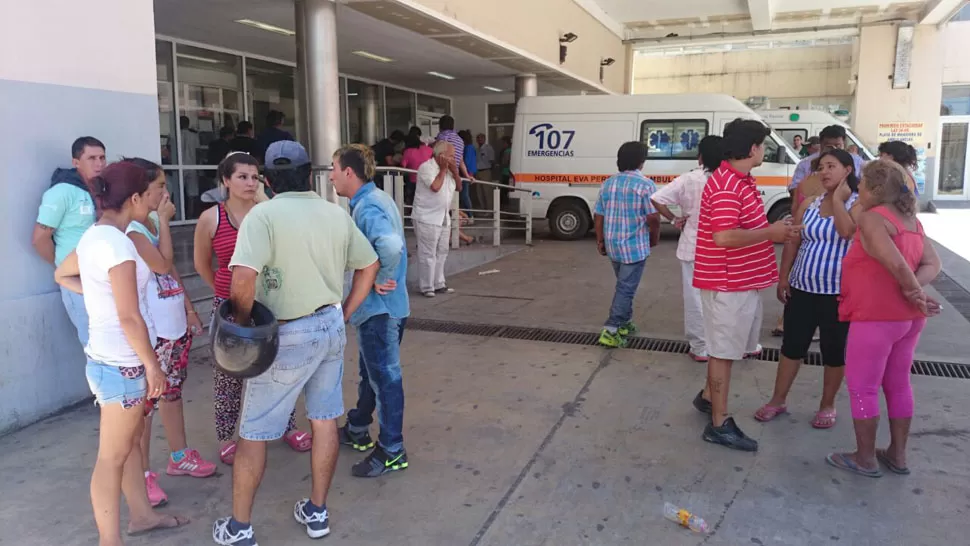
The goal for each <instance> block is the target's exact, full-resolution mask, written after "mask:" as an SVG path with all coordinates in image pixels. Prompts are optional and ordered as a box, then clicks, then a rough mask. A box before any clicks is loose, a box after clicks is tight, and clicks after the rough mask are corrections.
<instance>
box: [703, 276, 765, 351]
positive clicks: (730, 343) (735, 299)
mask: <svg viewBox="0 0 970 546" xmlns="http://www.w3.org/2000/svg"><path fill="white" fill-rule="evenodd" d="M701 306H702V307H703V313H704V337H705V338H706V340H707V354H708V355H709V356H711V357H714V358H720V359H723V360H741V359H743V358H744V355H745V354H747V353H753V352H755V351H756V350H757V347H758V340H759V338H760V337H761V317H762V311H761V294H760V293H759V292H758V291H757V290H748V291H746V292H714V291H711V290H701Z"/></svg>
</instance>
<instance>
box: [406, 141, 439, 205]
mask: <svg viewBox="0 0 970 546" xmlns="http://www.w3.org/2000/svg"><path fill="white" fill-rule="evenodd" d="M433 155H434V152H433V151H432V150H431V146H428V145H427V144H425V143H424V142H421V136H420V135H419V134H415V133H414V132H412V133H411V134H409V135H408V136H407V138H405V139H404V154H402V155H401V167H403V168H405V169H413V170H415V171H416V170H418V167H420V166H421V165H423V164H424V162H425V161H427V160H429V159H431V156H433ZM415 180H416V178H415V175H413V174H409V175H408V177H407V183H406V184H405V185H404V202H405V203H406V204H407V205H408V206H410V205H411V203H413V202H414V183H415Z"/></svg>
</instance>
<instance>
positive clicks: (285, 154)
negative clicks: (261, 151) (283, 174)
mask: <svg viewBox="0 0 970 546" xmlns="http://www.w3.org/2000/svg"><path fill="white" fill-rule="evenodd" d="M307 163H310V156H309V155H308V154H307V153H306V148H304V147H303V145H302V144H300V143H299V142H297V141H295V140H277V141H276V142H274V143H272V144H270V145H269V147H268V148H266V167H267V168H270V169H272V168H280V167H283V168H285V167H287V166H289V167H299V166H301V165H306V164H307Z"/></svg>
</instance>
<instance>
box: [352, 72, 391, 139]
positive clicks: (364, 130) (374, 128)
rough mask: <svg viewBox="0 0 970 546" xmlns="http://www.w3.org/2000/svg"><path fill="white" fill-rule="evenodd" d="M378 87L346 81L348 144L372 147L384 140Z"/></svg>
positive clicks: (355, 81)
mask: <svg viewBox="0 0 970 546" xmlns="http://www.w3.org/2000/svg"><path fill="white" fill-rule="evenodd" d="M381 110H382V105H381V94H380V86H378V85H374V84H372V83H364V82H361V81H357V80H351V79H348V80H347V117H348V120H349V122H350V123H349V125H350V127H349V130H350V142H359V143H362V144H367V145H374V144H376V143H377V142H378V141H379V140H381V139H382V138H384V136H385V133H384V127H383V125H384V123H383V118H384V116H382V115H381Z"/></svg>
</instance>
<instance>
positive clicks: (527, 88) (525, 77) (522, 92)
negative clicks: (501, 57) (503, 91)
mask: <svg viewBox="0 0 970 546" xmlns="http://www.w3.org/2000/svg"><path fill="white" fill-rule="evenodd" d="M538 94H539V81H538V79H536V75H535V74H519V75H518V76H516V77H515V102H519V99H521V98H522V97H535V96H537V95H538Z"/></svg>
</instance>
